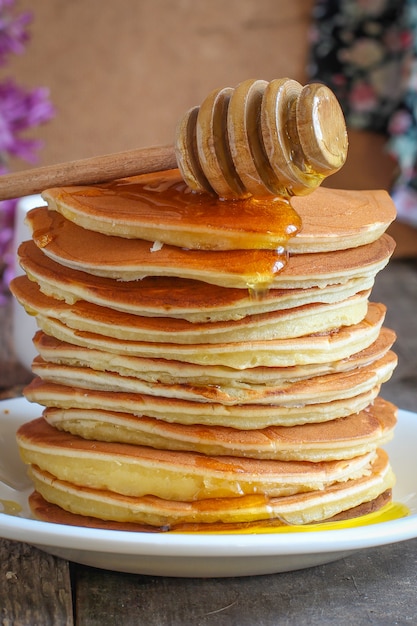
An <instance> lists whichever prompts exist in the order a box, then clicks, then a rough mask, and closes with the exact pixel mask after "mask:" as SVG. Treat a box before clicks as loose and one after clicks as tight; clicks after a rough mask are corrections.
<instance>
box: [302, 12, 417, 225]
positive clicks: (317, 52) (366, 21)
mask: <svg viewBox="0 0 417 626" xmlns="http://www.w3.org/2000/svg"><path fill="white" fill-rule="evenodd" d="M310 44H311V45H310V57H309V66H308V73H309V77H310V79H311V80H317V81H320V82H324V83H325V84H327V85H328V86H329V87H331V89H332V90H333V91H334V93H335V94H336V96H337V97H338V99H339V101H340V104H341V106H342V108H343V110H344V113H345V117H346V123H347V125H348V127H350V128H356V129H362V130H369V131H374V132H380V133H384V134H385V135H386V136H387V149H388V150H389V152H390V153H391V154H392V155H393V156H394V157H395V158H396V160H397V163H398V170H399V174H398V179H397V180H396V181H392V195H393V198H394V201H395V202H396V204H397V209H398V214H399V218H400V219H403V220H404V221H408V222H410V223H412V224H413V225H416V226H417V0H341V1H340V2H338V1H337V0H316V2H315V4H314V9H313V20H312V27H311V42H310Z"/></svg>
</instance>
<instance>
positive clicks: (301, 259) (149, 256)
mask: <svg viewBox="0 0 417 626" xmlns="http://www.w3.org/2000/svg"><path fill="white" fill-rule="evenodd" d="M67 225H68V222H66V224H65V226H67ZM40 230H41V229H40ZM58 233H59V229H58ZM65 233H66V228H63V229H62V234H61V235H60V236H59V237H58V236H57V235H56V236H55V239H54V238H52V237H51V240H50V241H49V235H42V236H41V235H39V234H38V236H37V239H36V241H37V243H38V246H39V247H40V248H41V249H42V250H43V251H44V253H45V256H48V255H49V256H51V260H50V262H49V263H48V261H47V260H46V259H43V260H42V258H41V255H40V254H39V253H38V254H36V251H35V250H33V247H34V243H33V242H31V243H29V242H25V243H24V244H23V245H22V246H21V247H20V248H19V257H20V261H21V263H22V265H23V267H24V269H26V265H27V264H28V263H29V264H30V265H29V268H28V269H29V271H30V268H31V266H32V265H36V266H37V267H38V270H37V271H38V272H39V271H41V272H43V273H45V272H46V273H48V274H50V273H51V268H52V277H53V274H54V273H57V274H58V275H59V276H62V280H64V281H66V282H68V281H73V282H80V283H82V284H83V283H84V284H86V285H89V284H91V285H92V286H93V287H96V288H101V289H105V288H106V286H107V287H108V286H109V285H110V288H111V289H114V282H113V281H112V280H109V277H111V276H114V277H115V278H121V279H123V278H126V276H124V273H123V271H122V270H123V263H124V264H125V266H124V268H125V270H126V264H127V270H128V273H129V274H132V266H133V268H134V269H133V276H132V275H131V276H129V278H143V277H146V276H148V277H150V276H169V277H178V278H187V279H192V280H199V281H202V282H207V283H210V284H214V285H219V286H223V287H228V288H240V289H248V288H252V289H255V290H263V289H265V288H266V287H269V288H284V289H293V288H300V287H302V288H308V287H315V286H318V287H323V286H326V285H329V284H334V283H340V282H344V281H346V280H348V279H351V278H357V277H362V278H363V277H366V276H375V274H376V273H377V272H378V271H379V270H381V269H382V268H383V267H384V266H385V265H386V263H387V262H388V260H389V257H390V256H391V254H392V252H393V250H394V247H395V244H394V242H393V240H392V239H391V238H390V237H389V236H388V235H383V236H382V237H380V238H379V239H377V240H376V241H373V242H371V243H369V244H367V245H363V246H360V247H359V248H357V249H355V248H354V249H351V248H346V249H345V248H344V249H341V250H336V251H329V252H317V253H315V254H307V255H305V254H294V255H290V257H289V259H288V262H287V263H286V264H285V267H283V266H282V263H281V261H279V262H277V258H276V256H275V255H276V253H275V252H272V253H271V251H268V250H267V251H264V250H255V251H254V252H253V254H254V256H253V257H252V256H251V255H252V252H251V251H248V250H246V251H245V250H244V251H226V252H222V251H217V252H216V251H213V250H211V251H202V250H198V251H192V250H188V249H184V250H183V249H181V248H175V247H168V246H163V247H162V248H161V249H160V250H157V251H154V252H151V251H150V247H149V244H148V245H147V246H143V244H140V243H137V240H133V243H132V242H129V240H127V241H124V240H122V242H120V239H118V238H116V239H115V241H114V242H113V239H112V238H110V239H108V237H107V238H106V237H105V236H103V237H104V243H103V242H102V239H103V237H101V239H100V242H98V244H97V242H95V243H96V244H97V248H95V247H92V243H90V242H89V238H88V236H87V234H88V231H84V235H82V234H81V235H80V237H78V238H77V237H76V236H75V235H74V236H73V237H69V236H68V238H66V237H64V234H65ZM86 233H87V234H86ZM92 237H93V238H94V237H95V235H94V234H93V236H92ZM63 240H64V241H63ZM60 242H61V246H59V243H60ZM62 242H63V243H62ZM93 243H94V242H93ZM64 246H65V247H64ZM135 246H136V248H138V249H137V250H131V249H132V248H134V247H135ZM103 248H104V249H103ZM125 248H127V250H125ZM92 249H93V250H94V254H92ZM130 252H131V253H132V254H131V256H130V257H128V258H127V255H128V254H130ZM92 257H93V258H94V259H95V260H94V261H93V260H92ZM135 258H136V261H135V262H134V260H135ZM54 259H55V261H58V265H57V263H56V262H55V263H54V262H53V260H54ZM61 264H62V265H63V266H64V267H66V269H62V268H61V269H60V268H59V267H58V266H59V265H61ZM117 266H119V270H118V271H116V269H117ZM74 268H76V269H74ZM105 268H107V269H105ZM115 268H116V269H115ZM33 271H34V270H33V269H32V272H33ZM77 271H79V272H80V273H79V274H77ZM89 273H91V274H92V275H94V274H97V279H96V280H94V279H93V278H92V277H91V276H88V274H89ZM101 274H103V276H100V275H101ZM77 276H78V278H77ZM99 277H100V278H102V280H98V278H99ZM106 278H107V279H108V280H106ZM120 288H121V289H122V287H120ZM125 288H127V287H126V286H125ZM168 302H169V299H168Z"/></svg>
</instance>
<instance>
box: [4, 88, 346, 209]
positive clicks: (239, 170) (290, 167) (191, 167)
mask: <svg viewBox="0 0 417 626" xmlns="http://www.w3.org/2000/svg"><path fill="white" fill-rule="evenodd" d="M346 155H347V132H346V126H345V121H344V117H343V113H342V111H341V108H340V106H339V103H338V101H337V99H336V97H335V95H334V94H333V92H332V91H331V90H330V89H329V88H328V87H326V86H325V85H322V84H320V83H314V84H309V85H306V86H304V87H303V86H302V85H301V84H300V83H298V82H297V81H295V80H292V79H289V78H281V79H275V80H272V81H271V82H267V81H264V80H246V81H244V82H242V83H240V84H239V85H238V86H237V87H236V88H234V89H233V88H224V89H217V90H214V91H213V92H211V93H210V94H209V95H208V96H207V98H206V99H205V100H204V102H203V103H202V104H201V106H199V107H194V108H192V109H190V111H188V112H187V113H186V114H185V115H184V117H183V118H182V119H181V120H180V121H179V123H178V126H177V131H176V137H175V145H173V146H155V147H148V148H142V149H137V150H129V151H124V152H118V153H115V154H108V155H103V156H97V157H91V158H87V159H80V160H76V161H70V162H68V163H63V164H57V165H47V166H44V167H39V168H33V169H30V170H26V171H20V172H15V173H12V174H6V175H3V176H2V177H0V200H5V199H9V198H16V197H20V196H24V195H28V194H32V193H39V192H41V191H43V190H44V189H47V188H49V187H57V186H67V185H88V184H97V183H105V182H109V181H112V180H115V179H118V178H124V177H127V176H134V175H137V174H144V173H147V172H155V171H160V170H167V169H175V168H177V167H178V168H179V170H180V172H181V174H182V177H183V178H184V180H185V182H186V183H187V184H188V186H189V187H190V188H191V189H193V190H194V191H206V192H210V193H213V192H214V193H215V194H217V195H218V196H219V197H221V198H244V197H247V196H250V195H256V196H265V195H270V194H272V195H284V196H292V195H302V194H306V193H309V192H311V191H313V189H315V188H316V187H317V186H318V185H319V184H320V183H321V182H322V180H323V179H324V178H326V177H327V176H329V175H330V174H333V173H334V172H336V171H337V170H339V169H340V168H341V167H342V165H343V164H344V162H345V160H346Z"/></svg>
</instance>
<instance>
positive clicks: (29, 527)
mask: <svg viewBox="0 0 417 626" xmlns="http://www.w3.org/2000/svg"><path fill="white" fill-rule="evenodd" d="M41 410H42V409H41V407H39V406H38V405H35V404H30V403H28V402H27V401H26V400H25V399H23V398H17V399H13V400H4V401H2V402H0V480H1V479H3V480H5V481H7V482H8V483H9V485H10V484H12V486H7V485H6V484H3V483H1V482H0V504H1V501H3V502H4V501H12V502H18V503H19V504H20V505H21V506H22V513H21V514H20V515H21V516H19V517H16V516H13V515H7V514H4V513H0V536H1V537H4V538H7V539H12V540H18V541H25V542H29V543H31V544H32V545H35V546H37V547H39V548H40V549H42V550H44V551H46V552H49V553H50V554H54V555H56V556H60V557H63V558H65V559H69V560H71V561H75V562H77V563H83V564H85V565H90V566H93V567H100V568H104V569H111V570H116V571H122V572H131V573H137V574H150V575H156V576H185V577H213V576H214V577H217V576H219V577H220V576H248V575H256V574H272V573H277V572H284V571H291V570H295V569H301V568H305V567H311V566H313V565H320V564H323V563H329V562H330V561H335V560H337V559H340V558H342V557H344V556H346V555H347V554H349V553H351V552H353V551H355V550H362V549H364V548H370V547H374V546H380V545H384V544H389V543H394V542H397V541H404V540H406V539H411V538H414V537H417V493H416V492H417V455H416V454H415V441H417V414H415V413H411V412H410V411H400V412H399V421H398V426H397V429H396V432H395V437H394V441H393V442H391V443H390V444H389V445H388V446H387V449H388V452H389V455H390V458H391V462H392V465H393V467H394V471H395V473H396V476H397V485H396V487H395V489H394V500H395V501H396V502H401V503H404V504H405V505H407V507H408V508H409V509H410V515H409V516H407V517H404V518H401V519H397V520H393V521H388V522H383V523H379V524H372V525H371V526H359V527H356V528H349V529H339V530H320V531H317V532H316V531H314V532H307V533H284V534H252V535H243V534H233V535H230V534H225V535H220V534H219V535H217V534H216V535H209V534H206V535H204V534H198V535H197V534H196V535H192V534H189V535H187V534H169V533H166V534H164V533H161V534H159V533H156V534H153V533H152V534H146V533H133V532H124V531H114V530H95V529H90V528H79V527H75V526H66V525H60V524H50V523H47V522H40V521H36V520H33V519H31V516H30V513H29V509H28V506H27V496H28V494H29V493H30V491H31V488H30V484H29V482H28V479H27V478H26V472H25V468H24V466H23V464H22V463H21V462H20V460H19V455H18V451H17V445H16V443H15V436H14V435H15V431H16V428H17V427H18V426H19V425H20V424H21V423H23V422H25V421H28V420H30V419H33V418H35V417H39V415H40V413H41Z"/></svg>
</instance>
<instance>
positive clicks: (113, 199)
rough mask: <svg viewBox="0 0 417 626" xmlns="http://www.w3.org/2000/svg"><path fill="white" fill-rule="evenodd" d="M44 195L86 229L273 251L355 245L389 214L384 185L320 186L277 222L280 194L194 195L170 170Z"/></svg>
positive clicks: (378, 230) (374, 234)
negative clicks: (246, 197) (373, 188)
mask: <svg viewBox="0 0 417 626" xmlns="http://www.w3.org/2000/svg"><path fill="white" fill-rule="evenodd" d="M43 197H44V199H45V200H46V202H47V203H48V206H49V207H50V208H51V209H54V210H58V211H59V212H60V213H62V214H63V215H64V216H65V217H66V218H67V219H69V220H71V221H73V222H75V223H77V224H79V225H80V226H82V227H83V228H86V229H88V230H94V231H98V232H103V233H105V234H107V235H118V236H122V237H129V238H140V239H146V240H148V241H152V242H154V241H159V242H162V243H167V244H172V245H175V246H178V247H184V248H197V249H202V248H210V249H228V248H229V249H233V248H234V249H242V248H250V249H253V248H263V249H267V248H269V249H275V248H276V247H277V246H278V245H282V244H283V243H286V246H287V248H288V250H289V251H290V252H317V251H323V250H325V251H329V250H335V249H338V248H340V246H342V247H356V246H360V245H364V244H366V243H369V242H370V241H375V239H377V238H378V237H379V236H380V235H382V233H383V232H384V231H385V230H386V228H387V226H388V225H389V224H390V223H391V222H392V220H393V219H394V218H395V207H394V204H393V202H392V200H391V199H390V197H389V195H388V194H387V193H386V192H384V191H360V192H355V191H340V190H338V191H333V190H330V189H325V188H318V189H316V190H315V191H314V192H312V193H311V194H309V195H308V196H307V197H298V198H294V199H293V200H292V203H293V205H294V207H295V211H296V213H295V212H294V214H293V213H290V214H289V217H288V219H287V220H286V221H285V222H283V219H282V214H283V213H286V211H287V209H288V207H285V211H283V210H282V205H283V202H282V199H279V198H277V199H272V200H271V199H269V200H268V201H267V202H265V201H264V200H263V199H256V198H253V199H249V200H248V201H246V200H240V201H236V202H233V201H232V202H224V201H222V200H219V199H216V198H213V197H212V196H209V195H206V194H194V193H192V192H190V190H189V188H188V187H187V186H186V185H185V183H183V182H182V180H181V177H180V175H179V172H177V171H175V170H173V171H171V172H163V173H157V174H147V175H144V176H138V177H133V178H125V179H122V180H119V181H115V182H114V183H109V184H105V185H95V186H90V187H89V186H85V187H63V188H62V187H61V188H54V189H49V190H47V191H45V192H44V193H43ZM277 204H278V206H277ZM279 205H281V206H279ZM287 215H288V213H287ZM298 216H299V217H300V218H301V223H302V225H303V227H302V230H301V232H299V233H298V234H297V237H291V239H290V240H288V235H289V234H295V232H296V231H297V229H299V227H300V222H299V221H298ZM318 218H319V219H318Z"/></svg>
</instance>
